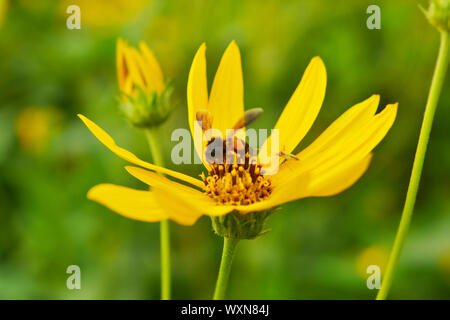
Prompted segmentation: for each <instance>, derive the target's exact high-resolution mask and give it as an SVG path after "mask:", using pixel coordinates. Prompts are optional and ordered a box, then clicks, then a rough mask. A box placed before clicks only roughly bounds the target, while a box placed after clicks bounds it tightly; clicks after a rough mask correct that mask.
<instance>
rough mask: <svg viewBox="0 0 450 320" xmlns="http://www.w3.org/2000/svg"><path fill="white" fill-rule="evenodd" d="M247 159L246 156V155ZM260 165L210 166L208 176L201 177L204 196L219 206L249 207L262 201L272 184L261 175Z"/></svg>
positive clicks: (270, 191) (267, 195)
mask: <svg viewBox="0 0 450 320" xmlns="http://www.w3.org/2000/svg"><path fill="white" fill-rule="evenodd" d="M246 158H248V154H246ZM261 167H262V166H261V164H259V163H249V162H248V161H247V162H246V163H244V164H237V163H233V164H227V163H223V164H216V163H214V164H212V165H211V168H210V170H209V175H208V176H207V177H205V175H204V174H203V173H202V174H201V177H202V179H203V182H204V183H205V187H204V190H205V192H206V194H207V195H208V196H209V197H211V198H212V199H214V200H216V201H217V202H218V203H220V204H224V205H249V204H252V203H255V202H258V201H262V200H264V199H266V198H268V197H269V196H270V194H271V193H272V184H271V181H270V179H269V178H268V177H267V176H263V175H262V174H261Z"/></svg>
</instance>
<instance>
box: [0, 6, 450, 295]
mask: <svg viewBox="0 0 450 320" xmlns="http://www.w3.org/2000/svg"><path fill="white" fill-rule="evenodd" d="M0 3H3V9H1V10H0V16H1V18H0V19H1V20H2V22H1V26H0V70H1V76H0V298H2V299H30V298H40V299H79V298H82V299H158V298H159V227H158V224H146V223H142V222H137V221H132V220H128V219H126V218H123V217H121V216H119V215H117V214H115V213H113V212H111V211H110V210H108V209H106V208H104V207H102V206H101V205H99V204H97V203H94V202H91V201H89V200H87V199H86V192H87V191H88V190H89V188H90V187H92V186H93V185H95V184H98V183H102V182H110V183H115V184H121V185H126V186H129V187H135V188H140V189H145V186H144V185H143V184H141V183H140V182H138V181H137V180H135V179H133V178H132V177H131V176H129V175H128V174H127V173H126V172H125V170H124V169H123V166H124V165H125V162H124V161H122V160H121V159H119V158H117V157H116V156H114V155H113V154H112V153H111V152H110V151H108V150H107V149H106V148H105V147H103V146H102V145H101V144H100V143H99V142H98V141H97V140H96V139H95V138H94V137H93V136H92V135H91V134H90V133H89V132H88V130H87V129H86V127H85V126H84V125H83V124H82V123H81V121H80V120H79V119H78V118H77V117H76V114H77V113H83V114H85V115H87V116H88V117H90V118H91V119H93V120H94V121H96V122H97V123H98V124H99V125H101V126H102V127H103V128H105V129H106V130H107V131H108V132H110V133H111V134H112V135H113V137H115V138H116V140H117V141H118V143H119V144H120V145H122V146H124V147H126V148H128V149H130V150H132V151H133V152H135V153H136V154H137V155H139V156H140V157H141V158H143V159H147V160H151V158H150V155H149V151H148V146H147V144H146V140H145V137H144V135H143V133H142V132H140V131H138V130H136V129H133V128H132V127H130V125H128V123H127V122H126V121H125V120H124V119H123V118H122V117H121V116H120V115H119V113H118V109H117V95H118V87H117V79H116V68H115V44H116V39H117V37H119V36H121V37H124V38H126V39H129V41H130V43H131V44H134V45H136V44H137V42H138V41H139V40H141V39H143V40H145V41H147V43H148V44H149V46H150V47H151V48H152V49H153V50H154V52H155V54H156V56H157V58H158V59H159V61H160V63H161V65H162V68H163V70H164V73H165V75H166V77H168V78H171V79H172V80H173V83H174V88H175V93H174V95H175V96H174V98H175V102H176V103H177V105H176V110H175V112H174V113H173V115H172V116H171V117H170V120H169V121H168V122H167V123H166V124H165V125H164V127H163V128H162V130H161V135H160V141H161V144H162V145H163V149H164V153H165V159H166V162H167V163H169V161H170V150H171V148H172V147H173V146H174V145H175V144H176V143H175V142H171V141H170V133H171V131H172V130H173V129H175V128H180V127H183V128H187V127H188V124H187V121H186V117H187V107H186V82H187V76H188V71H189V68H190V64H191V61H192V58H193V56H194V54H195V52H196V50H197V48H198V47H199V45H200V44H201V43H202V42H206V43H207V46H208V50H207V59H208V77H209V78H208V80H209V82H210V83H211V81H212V78H213V75H214V73H215V70H216V68H217V65H218V61H219V59H220V57H221V55H222V53H223V51H224V49H225V48H226V46H227V45H228V43H229V42H230V41H231V40H232V39H235V40H236V41H237V42H238V45H239V46H240V49H241V54H242V59H243V70H244V82H245V104H246V106H247V108H251V107H262V108H264V110H265V112H264V114H263V116H261V117H260V119H258V120H257V121H255V123H254V124H253V125H252V126H253V127H256V128H271V127H272V126H273V125H274V124H275V122H276V119H277V117H278V116H279V114H280V113H281V111H282V109H283V107H284V105H285V103H286V102H287V100H288V99H289V97H290V95H291V94H292V92H293V91H294V89H295V87H296V85H297V83H298V81H299V80H300V78H301V75H302V74H303V71H304V69H305V67H306V66H307V64H308V62H309V60H310V59H311V58H312V57H313V56H315V55H319V56H321V57H322V59H323V60H324V62H325V65H326V67H327V72H328V84H327V94H326V97H325V102H324V105H323V107H322V110H321V112H320V114H319V117H318V119H317V121H316V123H315V124H314V126H313V128H312V130H311V132H310V133H309V134H308V136H307V137H306V139H305V140H304V141H303V142H302V144H301V145H300V146H299V149H300V148H301V147H302V146H305V145H306V144H307V143H308V142H310V141H312V140H313V139H314V138H315V137H317V136H318V134H320V132H321V131H322V130H323V129H325V128H326V126H327V125H329V124H330V123H331V122H332V121H333V120H334V119H336V118H337V117H338V116H339V115H340V114H342V113H343V112H344V111H345V110H346V109H347V108H349V107H351V106H352V105H353V104H355V103H357V102H359V101H362V100H363V99H365V98H367V97H369V96H370V95H371V94H373V93H379V94H381V107H382V106H384V105H385V104H387V103H392V102H397V101H398V102H399V103H400V109H399V115H398V118H397V120H396V123H395V125H394V127H393V128H392V130H391V131H390V132H389V134H388V135H387V137H386V138H385V140H384V141H383V142H382V143H381V144H380V146H379V147H377V148H376V149H375V156H374V159H373V161H372V164H371V166H370V169H369V170H368V172H367V173H366V174H365V175H364V177H363V178H362V179H361V180H360V181H359V182H358V183H357V184H356V185H355V186H353V187H352V188H351V189H349V190H347V191H346V192H344V193H342V194H340V195H338V196H335V197H331V198H315V199H314V198H313V199H305V200H300V201H296V202H293V203H289V204H286V205H284V206H283V208H282V210H281V211H280V212H278V213H277V214H276V215H274V216H272V217H271V218H270V219H269V220H268V227H270V228H271V229H272V231H271V232H269V233H268V234H266V235H264V236H263V237H261V238H258V239H257V240H254V241H243V242H241V244H240V247H239V248H238V249H239V250H238V252H237V256H236V259H235V263H234V266H233V270H232V274H231V279H230V284H229V290H228V297H230V298H235V299H372V298H374V297H375V295H376V290H369V289H367V287H366V278H367V277H368V275H367V274H366V273H365V269H366V267H367V266H368V265H371V264H378V265H380V266H381V267H382V270H384V269H383V268H384V264H385V262H386V259H387V255H388V252H389V249H390V247H391V245H392V243H393V240H394V235H395V231H396V229H397V226H398V222H399V218H400V212H401V209H402V203H403V200H404V197H405V193H406V189H407V183H408V179H409V174H410V170H411V166H412V160H413V155H414V151H415V144H416V141H417V138H418V132H419V127H420V122H421V118H422V113H423V110H424V105H425V101H426V96H427V92H428V88H429V84H430V81H431V76H432V71H433V67H434V63H435V58H436V55H437V49H438V43H439V38H438V34H437V32H436V31H435V30H434V29H433V28H432V27H430V26H429V24H428V23H427V21H426V19H425V18H424V16H423V14H422V13H421V12H420V10H419V9H418V6H417V4H418V2H416V1H406V0H405V1H400V0H398V1H374V0H371V1H361V0H348V1H331V0H329V1H325V0H320V1H319V0H316V1H306V0H305V1H279V0H269V1H260V0H251V1H241V0H235V1H212V0H211V1H206V0H205V1H181V0H180V1H150V2H149V1H127V0H109V1H107V0H102V1H100V0H97V1H89V0H84V1H82V0H79V1H77V0H73V1H51V0H48V1H47V0H40V1H33V0H20V1H7V2H6V3H5V2H4V1H0ZM5 4H6V9H5ZM69 4H78V5H79V6H80V8H81V27H82V28H81V30H68V29H67V28H66V18H67V17H68V14H66V8H67V6H68V5H69ZM370 4H377V5H379V6H380V8H381V30H368V29H367V27H366V19H367V18H368V16H369V15H368V14H367V13H366V9H367V7H368V6H369V5H370ZM422 4H423V5H425V6H426V5H427V3H426V2H422ZM449 84H450V81H446V84H445V87H444V90H443V93H442V96H441V100H440V103H439V108H438V111H437V116H436V119H435V123H434V128H433V132H432V136H431V142H430V145H429V150H428V154H427V159H426V162H425V168H424V172H423V179H422V184H421V188H420V193H419V197H418V200H417V207H416V210H415V215H414V219H413V223H412V226H411V232H410V234H409V236H408V239H407V243H406V246H405V249H404V253H403V255H402V258H401V262H400V265H399V268H398V270H397V273H396V277H395V279H394V283H393V287H392V291H391V295H390V298H393V299H444V298H446V299H449V298H450V236H449V235H450V197H449V194H450V137H449V126H450V122H449V119H450V108H449V102H450V92H449V90H448V89H449ZM381 107H380V108H381ZM169 167H171V168H173V169H176V170H182V171H185V172H187V173H189V174H191V175H197V174H199V173H200V170H201V169H200V168H199V167H198V166H182V167H181V168H180V167H177V166H174V165H173V164H172V165H169ZM221 247H222V241H221V239H220V238H219V237H217V236H215V235H214V234H213V233H212V229H211V225H210V221H209V218H207V217H203V218H201V219H200V220H199V221H198V222H197V224H196V225H194V226H193V227H182V226H179V225H176V224H174V223H172V262H173V297H174V298H175V299H185V298H186V299H191V298H192V299H208V298H210V297H211V295H212V292H213V287H214V283H215V279H216V275H217V271H218V264H219V258H220V254H221ZM72 264H76V265H79V266H80V268H81V285H82V289H81V290H68V289H67V288H66V279H67V277H68V275H67V274H66V268H67V267H68V266H69V265H72Z"/></svg>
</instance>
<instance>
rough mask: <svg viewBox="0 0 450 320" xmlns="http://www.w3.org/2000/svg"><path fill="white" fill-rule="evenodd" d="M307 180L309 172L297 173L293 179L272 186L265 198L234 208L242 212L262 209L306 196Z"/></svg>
mask: <svg viewBox="0 0 450 320" xmlns="http://www.w3.org/2000/svg"><path fill="white" fill-rule="evenodd" d="M309 180H310V178H309V173H307V172H306V173H303V174H301V175H298V176H297V177H296V179H295V180H290V181H289V182H288V183H285V184H283V185H280V186H274V189H273V191H272V194H271V195H270V196H269V197H268V198H267V199H266V200H263V201H260V202H256V203H253V204H250V205H246V206H236V210H238V211H239V212H240V213H242V214H246V213H249V212H255V211H263V210H268V209H270V208H273V207H276V206H279V205H281V204H283V203H286V202H290V201H293V200H297V199H300V198H304V197H306V196H307V191H308V186H309V183H310V182H309Z"/></svg>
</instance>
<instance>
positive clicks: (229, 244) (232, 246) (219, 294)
mask: <svg viewBox="0 0 450 320" xmlns="http://www.w3.org/2000/svg"><path fill="white" fill-rule="evenodd" d="M238 242H239V239H230V238H223V252H222V260H221V261H220V269H219V275H218V276H217V283H216V290H215V291H214V297H213V299H214V300H223V299H225V292H226V290H227V284H228V278H229V277H230V271H231V264H232V262H233V257H234V254H235V252H236V246H237V244H238Z"/></svg>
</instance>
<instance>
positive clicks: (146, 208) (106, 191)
mask: <svg viewBox="0 0 450 320" xmlns="http://www.w3.org/2000/svg"><path fill="white" fill-rule="evenodd" d="M87 197H88V198H89V199H90V200H93V201H96V202H98V203H101V204H102V205H104V206H105V207H108V208H109V209H111V210H113V211H115V212H117V213H119V214H121V215H122V216H124V217H127V218H130V219H134V220H140V221H146V222H156V221H161V220H164V219H167V218H168V215H167V214H166V213H165V212H164V211H163V210H162V209H161V207H160V206H159V205H158V202H157V201H156V199H155V195H154V194H153V193H151V192H149V191H141V190H134V189H130V188H126V187H122V186H117V185H113V184H99V185H97V186H95V187H93V188H92V189H91V190H89V192H88V195H87Z"/></svg>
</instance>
